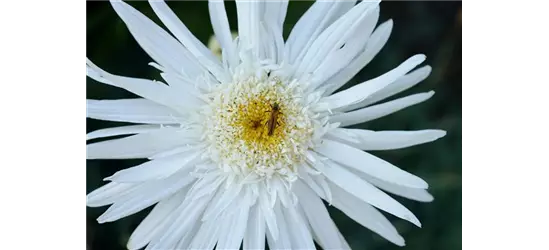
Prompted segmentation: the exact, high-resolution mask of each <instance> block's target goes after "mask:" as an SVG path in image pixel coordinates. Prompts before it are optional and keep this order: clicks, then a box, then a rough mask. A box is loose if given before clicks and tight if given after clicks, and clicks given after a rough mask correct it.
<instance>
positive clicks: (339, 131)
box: [326, 128, 446, 150]
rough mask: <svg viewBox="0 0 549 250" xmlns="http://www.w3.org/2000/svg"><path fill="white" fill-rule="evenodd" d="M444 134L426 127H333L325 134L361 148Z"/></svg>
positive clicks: (408, 142)
mask: <svg viewBox="0 0 549 250" xmlns="http://www.w3.org/2000/svg"><path fill="white" fill-rule="evenodd" d="M445 135H446V131H444V130H438V129H426V130H417V131H371V130H364V129H347V128H335V129H333V130H331V131H330V132H328V133H327V134H326V136H328V137H329V138H333V139H334V140H335V141H339V142H342V143H345V144H348V145H351V146H353V147H355V148H358V149H361V150H390V149H399V148H406V147H411V146H414V145H419V144H423V143H427V142H432V141H434V140H437V139H439V138H441V137H443V136H445Z"/></svg>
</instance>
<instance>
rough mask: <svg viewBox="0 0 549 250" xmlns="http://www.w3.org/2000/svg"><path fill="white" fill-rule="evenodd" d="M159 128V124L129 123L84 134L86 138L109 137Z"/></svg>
mask: <svg viewBox="0 0 549 250" xmlns="http://www.w3.org/2000/svg"><path fill="white" fill-rule="evenodd" d="M157 129H160V126H159V125H131V126H122V127H114V128H105V129H98V130H95V131H93V132H90V133H88V134H86V140H93V139H97V138H104V137H111V136H117V135H131V134H141V133H147V132H151V131H156V130H157Z"/></svg>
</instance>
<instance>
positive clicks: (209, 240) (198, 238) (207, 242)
mask: <svg viewBox="0 0 549 250" xmlns="http://www.w3.org/2000/svg"><path fill="white" fill-rule="evenodd" d="M220 222H221V221H218V220H209V221H205V222H204V223H202V224H201V225H200V228H199V229H198V232H197V233H196V234H195V236H194V238H193V239H192V241H191V242H190V244H189V245H186V246H185V245H182V244H180V245H179V246H180V247H179V248H178V249H213V248H214V246H215V243H217V239H218V238H219V232H220V227H221V226H222V225H223V224H221V223H220Z"/></svg>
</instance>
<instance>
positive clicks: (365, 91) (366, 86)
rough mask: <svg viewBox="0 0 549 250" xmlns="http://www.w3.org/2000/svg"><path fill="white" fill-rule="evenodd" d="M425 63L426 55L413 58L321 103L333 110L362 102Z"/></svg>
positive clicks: (324, 99) (326, 98)
mask: <svg viewBox="0 0 549 250" xmlns="http://www.w3.org/2000/svg"><path fill="white" fill-rule="evenodd" d="M423 61H425V55H415V56H412V57H410V58H409V59H408V60H406V61H405V62H403V63H401V64H400V65H399V66H398V67H396V68H394V69H393V70H391V71H389V72H387V73H385V74H383V75H381V76H378V77H376V78H374V79H372V80H368V81H365V82H362V83H360V84H357V85H355V86H353V87H351V88H349V89H346V90H343V91H341V92H338V93H336V94H333V95H331V96H329V97H324V98H322V99H321V102H327V103H329V105H330V109H332V110H333V109H338V108H342V107H345V106H348V105H352V104H355V103H358V102H361V101H362V100H364V99H366V98H368V97H369V96H370V95H372V94H374V93H375V92H377V91H379V90H381V89H383V88H385V87H386V86H388V85H389V84H391V83H393V82H395V81H396V80H397V79H398V78H400V77H401V76H403V75H405V74H406V73H408V72H409V71H410V70H412V69H414V68H415V67H416V66H417V65H419V64H420V63H422V62H423Z"/></svg>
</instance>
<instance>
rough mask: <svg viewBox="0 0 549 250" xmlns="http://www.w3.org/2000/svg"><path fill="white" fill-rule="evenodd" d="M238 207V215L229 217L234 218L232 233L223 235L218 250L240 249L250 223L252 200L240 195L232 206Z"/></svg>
mask: <svg viewBox="0 0 549 250" xmlns="http://www.w3.org/2000/svg"><path fill="white" fill-rule="evenodd" d="M232 205H233V206H234V207H237V208H238V209H237V214H236V215H227V216H230V217H232V218H233V221H232V223H231V224H229V225H230V231H229V232H228V233H227V234H221V235H220V237H219V241H218V242H217V248H216V249H220V250H221V249H227V250H228V249H240V245H241V244H242V238H243V237H244V233H245V232H246V224H247V223H248V216H249V209H250V199H249V198H247V197H244V195H242V194H241V195H240V197H239V198H238V199H237V200H235V202H234V203H233V204H232Z"/></svg>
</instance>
